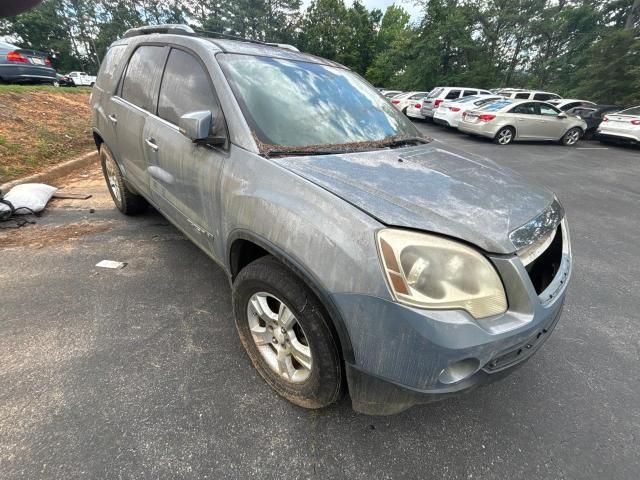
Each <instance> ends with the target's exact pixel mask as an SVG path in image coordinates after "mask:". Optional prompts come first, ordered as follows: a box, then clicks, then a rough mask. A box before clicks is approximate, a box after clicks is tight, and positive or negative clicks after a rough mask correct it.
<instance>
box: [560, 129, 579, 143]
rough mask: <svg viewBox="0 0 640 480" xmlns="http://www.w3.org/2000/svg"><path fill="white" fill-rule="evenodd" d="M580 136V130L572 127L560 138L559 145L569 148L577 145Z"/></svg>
mask: <svg viewBox="0 0 640 480" xmlns="http://www.w3.org/2000/svg"><path fill="white" fill-rule="evenodd" d="M581 136H582V129H580V128H578V127H573V128H570V129H569V130H567V133H565V134H564V135H563V136H562V138H561V139H560V143H562V145H566V146H568V147H571V146H573V145H575V144H576V143H578V140H580V137H581Z"/></svg>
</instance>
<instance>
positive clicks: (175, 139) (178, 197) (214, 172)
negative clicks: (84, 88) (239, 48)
mask: <svg viewBox="0 0 640 480" xmlns="http://www.w3.org/2000/svg"><path fill="white" fill-rule="evenodd" d="M202 110H209V111H210V112H211V113H212V115H213V117H214V118H215V119H216V121H215V123H216V125H217V126H218V128H219V127H220V125H223V119H222V115H221V113H220V106H219V104H218V101H217V99H216V96H215V93H214V90H213V85H212V83H211V79H210V77H209V74H208V73H207V71H206V69H205V68H204V66H203V64H202V63H201V62H200V60H199V59H198V58H196V57H195V56H194V55H192V54H191V53H188V52H186V51H184V50H180V49H177V48H173V49H171V52H170V53H169V58H168V59H167V65H166V67H165V71H164V75H163V77H162V83H161V85H160V94H159V98H158V114H157V116H153V115H152V116H149V117H148V118H147V119H146V122H145V127H144V133H143V135H142V138H143V142H144V150H145V156H146V158H147V164H148V172H149V177H150V187H151V196H152V198H153V201H154V203H155V204H156V205H157V206H158V208H160V209H161V210H162V211H163V212H164V213H165V214H166V215H168V216H170V217H171V219H172V220H173V221H174V222H175V223H176V224H177V225H178V226H180V227H181V228H182V229H183V230H184V231H185V232H187V234H188V235H189V236H190V237H191V238H192V239H193V240H194V241H195V242H196V243H198V244H199V245H200V246H201V247H202V248H204V249H205V250H207V251H209V252H211V253H213V247H214V239H215V238H216V237H217V235H218V226H219V220H220V204H219V191H218V185H219V180H220V175H221V172H222V168H223V165H224V161H225V159H226V151H225V150H224V148H218V147H211V146H207V145H200V144H196V143H193V142H192V141H191V140H190V139H188V138H187V137H185V136H184V135H183V134H182V133H180V130H179V128H178V123H179V120H180V117H181V116H182V115H184V114H185V113H189V112H195V111H202ZM218 131H219V130H218ZM212 133H213V132H212Z"/></svg>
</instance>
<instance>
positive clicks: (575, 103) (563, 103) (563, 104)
mask: <svg viewBox="0 0 640 480" xmlns="http://www.w3.org/2000/svg"><path fill="white" fill-rule="evenodd" d="M549 103H550V104H551V105H553V106H554V107H557V108H559V109H560V110H562V111H563V112H566V111H567V110H571V109H572V108H576V107H595V106H596V104H595V103H593V102H590V101H589V100H577V99H575V98H563V99H562V100H549Z"/></svg>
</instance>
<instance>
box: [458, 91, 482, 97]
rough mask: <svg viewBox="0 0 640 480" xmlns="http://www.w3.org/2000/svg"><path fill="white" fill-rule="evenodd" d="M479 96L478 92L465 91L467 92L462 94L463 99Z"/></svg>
mask: <svg viewBox="0 0 640 480" xmlns="http://www.w3.org/2000/svg"><path fill="white" fill-rule="evenodd" d="M477 94H478V91H477V90H465V91H464V92H463V93H462V96H463V97H469V96H471V95H477Z"/></svg>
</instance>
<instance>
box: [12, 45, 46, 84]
mask: <svg viewBox="0 0 640 480" xmlns="http://www.w3.org/2000/svg"><path fill="white" fill-rule="evenodd" d="M56 81H57V80H56V71H55V70H54V69H53V67H52V66H51V60H50V59H49V57H48V56H47V54H46V53H43V52H38V51H36V50H25V49H22V48H20V47H17V46H15V45H12V44H10V43H6V42H0V82H8V83H51V84H53V83H55V82H56Z"/></svg>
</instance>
